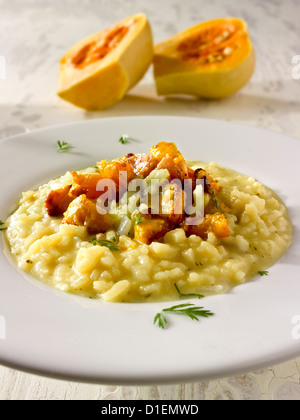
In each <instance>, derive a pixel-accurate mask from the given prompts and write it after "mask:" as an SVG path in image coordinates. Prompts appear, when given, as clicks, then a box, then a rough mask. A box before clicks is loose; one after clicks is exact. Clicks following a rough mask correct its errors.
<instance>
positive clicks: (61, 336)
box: [0, 117, 300, 385]
mask: <svg viewBox="0 0 300 420" xmlns="http://www.w3.org/2000/svg"><path fill="white" fill-rule="evenodd" d="M123 134H128V135H130V137H132V138H133V139H134V140H133V141H131V142H130V144H127V145H121V144H120V143H119V142H118V139H119V138H120V136H121V135H123ZM57 140H64V141H67V142H69V143H70V144H72V145H73V146H75V147H76V149H74V150H73V151H72V152H71V153H65V154H58V153H57V152H56V150H57ZM162 140H167V141H174V142H176V143H177V145H178V147H179V149H180V150H181V151H182V152H183V154H184V156H185V157H186V158H188V159H197V160H204V161H211V160H214V161H215V162H217V163H219V164H221V165H224V166H227V167H230V168H232V169H235V170H237V171H239V172H242V173H244V174H249V175H251V176H254V177H256V178H257V179H258V180H260V181H261V182H263V183H264V184H266V185H267V186H269V187H271V188H272V189H274V190H275V191H276V192H277V193H278V194H279V195H280V196H281V198H282V199H283V200H284V202H285V203H286V205H287V206H288V208H289V211H290V216H291V218H292V221H293V224H294V227H295V236H294V242H293V245H292V247H291V248H290V250H289V251H288V253H287V254H286V255H285V256H284V258H282V259H281V261H279V262H278V263H277V264H276V265H275V266H273V267H272V268H271V269H270V275H269V276H268V277H259V278H256V279H254V281H252V282H250V283H247V284H245V285H242V286H239V287H237V288H235V289H234V290H232V291H231V292H230V293H228V294H226V295H223V296H215V297H209V298H205V299H204V300H202V301H201V306H202V305H203V306H204V307H205V308H206V309H209V310H211V311H213V312H214V313H215V314H216V316H215V317H213V318H210V319H203V320H201V321H200V322H195V321H191V320H189V319H185V317H176V316H175V317H172V320H171V322H170V324H169V327H168V328H167V329H166V330H161V329H159V328H157V327H155V326H154V325H153V318H154V316H155V314H156V313H157V312H160V311H161V310H162V309H163V308H164V307H166V305H165V304H161V303H159V304H109V303H103V302H100V301H99V302H97V301H91V300H88V299H84V298H79V297H74V296H70V295H67V294H64V293H60V292H57V291H55V290H53V289H51V288H48V287H47V286H44V285H42V284H41V283H39V282H38V281H36V280H34V279H32V278H28V277H24V275H23V273H21V272H19V271H18V270H17V269H16V267H15V266H14V265H13V264H11V263H10V262H9V261H8V259H7V257H6V256H5V255H4V253H3V252H2V251H1V253H0V264H1V278H0V322H2V324H4V323H5V326H6V340H0V363H2V364H4V365H7V366H10V367H14V368H17V369H21V370H25V371H29V372H32V373H37V374H42V375H45V376H54V377H57V378H63V379H69V380H78V381H88V382H98V383H107V384H119V385H120V384H152V383H172V382H173V383H174V382H182V381H185V382H188V381H199V380H208V379H213V378H219V377H224V376H230V375H235V374H238V373H242V372H246V371H252V370H254V369H257V368H262V367H266V366H270V365H272V364H275V363H279V362H281V361H284V360H287V359H291V358H294V357H296V356H298V355H300V340H297V339H296V338H297V335H298V334H297V333H299V332H300V328H298V326H297V324H293V321H297V319H296V318H295V317H296V316H297V315H300V304H299V302H300V300H299V296H300V276H299V264H300V240H299V229H300V195H299V185H298V182H299V179H300V165H299V156H300V141H298V140H296V139H293V138H289V137H286V136H284V135H281V134H277V133H273V132H268V131H265V130H262V129H256V128H252V127H246V126H238V125H233V124H229V123H225V122H216V121H213V120H201V119H195V118H178V117H174V118H173V117H138V118H135V117H132V118H119V119H108V120H97V121H95V120H93V121H87V122H79V123H76V124H69V125H65V126H61V127H53V128H48V129H43V130H39V131H36V132H33V133H29V134H24V135H20V136H17V137H14V138H11V139H9V140H5V141H2V142H1V143H0V179H1V202H0V219H2V220H3V219H5V218H6V216H7V215H8V214H9V213H10V212H11V211H12V210H13V209H14V208H15V206H16V203H17V201H18V199H19V198H20V195H21V193H22V191H25V190H28V189H31V188H33V187H37V186H39V185H40V184H42V183H43V182H45V181H49V180H50V179H52V178H53V177H55V176H57V175H61V174H64V173H65V172H66V171H67V170H69V169H74V170H76V169H80V168H83V167H86V166H88V165H90V164H95V162H96V161H97V160H100V159H111V158H116V157H119V156H123V155H124V154H126V153H129V152H134V153H139V152H148V151H149V148H150V146H152V145H153V144H155V143H156V142H158V141H162ZM1 247H2V244H1ZM199 302H200V301H197V303H199ZM167 305H168V306H169V304H167ZM293 332H294V334H293ZM0 333H1V331H0ZM2 334H3V325H2Z"/></svg>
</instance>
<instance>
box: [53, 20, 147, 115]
mask: <svg viewBox="0 0 300 420" xmlns="http://www.w3.org/2000/svg"><path fill="white" fill-rule="evenodd" d="M152 59H153V41H152V33H151V28H150V25H149V22H148V20H147V17H146V16H145V15H143V14H138V15H135V16H132V17H129V18H127V19H124V20H123V21H121V22H119V23H117V24H116V25H114V26H112V27H111V28H108V29H106V30H103V31H101V32H99V33H97V34H94V35H91V36H89V37H87V38H85V39H84V40H82V41H81V42H79V43H78V44H76V45H75V46H74V47H72V48H71V49H70V50H69V51H68V52H67V53H66V54H65V56H64V57H63V58H62V59H61V61H60V75H59V84H60V86H59V91H58V96H60V97H61V98H62V99H64V100H66V101H68V102H70V103H72V104H73V105H76V106H78V107H81V108H83V109H86V110H88V111H97V110H101V109H104V108H107V107H109V106H112V105H114V104H115V103H117V102H119V101H120V100H121V99H122V98H123V97H124V96H125V94H126V93H127V91H128V90H129V89H131V88H132V87H133V86H135V85H136V84H137V83H138V82H139V80H140V79H141V78H142V77H143V76H144V74H145V72H146V71H147V70H148V68H149V66H150V64H151V63H152Z"/></svg>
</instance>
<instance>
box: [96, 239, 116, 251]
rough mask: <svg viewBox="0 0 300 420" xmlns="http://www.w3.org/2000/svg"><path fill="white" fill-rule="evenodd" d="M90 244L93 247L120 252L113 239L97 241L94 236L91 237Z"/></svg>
mask: <svg viewBox="0 0 300 420" xmlns="http://www.w3.org/2000/svg"><path fill="white" fill-rule="evenodd" d="M90 243H91V244H92V245H94V246H96V245H98V246H105V247H106V248H108V249H110V250H111V251H112V252H118V251H120V247H119V246H118V245H117V244H116V240H115V239H113V240H111V241H109V240H107V239H97V238H96V236H92V237H91V240H90Z"/></svg>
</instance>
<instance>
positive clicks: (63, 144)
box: [57, 140, 74, 153]
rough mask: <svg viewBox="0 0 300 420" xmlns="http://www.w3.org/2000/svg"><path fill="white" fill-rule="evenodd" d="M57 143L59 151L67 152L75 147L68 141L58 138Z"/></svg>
mask: <svg viewBox="0 0 300 420" xmlns="http://www.w3.org/2000/svg"><path fill="white" fill-rule="evenodd" d="M57 145H58V149H57V153H65V152H68V151H69V150H70V149H74V147H73V146H71V145H70V144H69V143H67V142H66V141H60V140H58V141H57Z"/></svg>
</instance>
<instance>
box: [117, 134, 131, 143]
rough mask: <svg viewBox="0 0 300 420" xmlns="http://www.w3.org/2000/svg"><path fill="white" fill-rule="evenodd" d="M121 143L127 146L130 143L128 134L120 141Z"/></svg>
mask: <svg viewBox="0 0 300 420" xmlns="http://www.w3.org/2000/svg"><path fill="white" fill-rule="evenodd" d="M119 142H120V143H121V144H127V143H129V136H128V135H127V134H124V135H123V136H122V137H121V138H120V139H119Z"/></svg>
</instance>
